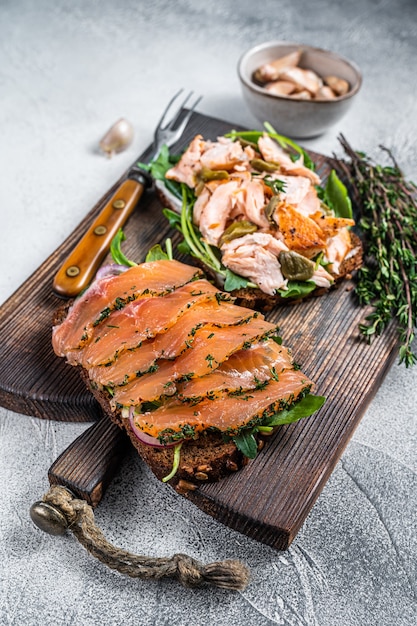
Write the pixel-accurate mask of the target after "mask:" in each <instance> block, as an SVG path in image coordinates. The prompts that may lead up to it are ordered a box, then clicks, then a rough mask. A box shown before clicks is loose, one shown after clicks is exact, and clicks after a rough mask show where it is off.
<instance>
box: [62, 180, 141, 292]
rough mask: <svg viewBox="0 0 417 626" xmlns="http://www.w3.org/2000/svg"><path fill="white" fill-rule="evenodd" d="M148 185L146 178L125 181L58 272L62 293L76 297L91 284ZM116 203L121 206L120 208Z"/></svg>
mask: <svg viewBox="0 0 417 626" xmlns="http://www.w3.org/2000/svg"><path fill="white" fill-rule="evenodd" d="M143 180H144V181H145V182H146V179H143ZM144 188H145V184H144V183H143V182H139V181H138V180H132V179H131V178H128V179H127V180H125V181H123V182H122V183H121V185H120V186H119V188H118V189H117V191H116V192H115V193H114V194H113V196H112V197H111V198H110V200H109V201H108V202H107V203H106V204H105V206H104V208H103V209H102V210H101V212H100V213H99V215H98V216H97V217H96V219H95V220H94V222H93V223H92V224H91V225H90V226H89V228H88V230H87V232H86V233H85V235H84V236H83V237H82V239H81V240H80V241H79V243H78V244H77V245H76V246H75V248H74V250H73V251H72V252H71V254H70V255H69V257H68V258H67V259H66V261H65V262H64V263H63V265H62V267H61V269H60V270H59V271H58V273H57V274H56V276H55V279H54V282H53V289H54V291H55V292H56V293H57V294H58V295H60V296H64V297H68V298H73V297H75V296H77V295H78V294H79V293H80V292H81V291H83V290H84V289H86V288H87V287H88V285H89V284H90V282H91V281H92V279H93V278H94V276H95V274H96V272H97V270H98V268H99V267H100V265H101V263H102V262H103V261H104V258H105V256H106V254H107V252H108V251H109V249H110V244H111V242H112V240H113V238H114V237H115V235H116V233H117V231H118V230H119V228H122V227H123V226H124V224H125V222H126V220H127V219H128V217H129V216H130V214H131V213H132V212H133V211H134V209H135V207H136V205H137V203H138V201H139V199H140V197H141V196H142V193H143V190H144ZM121 196H122V198H123V199H121ZM121 203H123V207H122V206H121ZM115 204H116V206H117V207H120V208H118V209H117V210H116V211H115V207H114V205H115ZM97 235H99V236H97ZM72 267H77V268H79V272H77V274H74V273H73V270H71V269H70V268H72ZM68 270H70V271H69V272H68Z"/></svg>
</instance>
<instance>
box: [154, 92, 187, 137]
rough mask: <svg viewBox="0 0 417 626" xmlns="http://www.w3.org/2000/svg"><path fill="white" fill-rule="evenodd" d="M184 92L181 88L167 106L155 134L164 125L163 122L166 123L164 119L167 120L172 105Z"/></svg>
mask: <svg viewBox="0 0 417 626" xmlns="http://www.w3.org/2000/svg"><path fill="white" fill-rule="evenodd" d="M183 91H184V89H182V88H181V89H180V90H179V91H177V93H176V94H175V95H174V96H172V98H171V100H170V101H169V102H168V104H167V106H166V107H165V110H164V112H163V113H162V115H161V117H160V119H159V122H158V125H157V127H156V129H155V132H156V131H158V130H160V129H161V127H162V124H163V122H164V119H165V117H166V115H167V113H168V111H169V109H170V108H171V105H172V104H173V102H174V101H175V100H176V99H177V98H178V96H179V95H180V94H181V93H182V92H183ZM188 97H189V96H188ZM180 110H181V109H180Z"/></svg>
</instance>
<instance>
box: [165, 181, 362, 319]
mask: <svg viewBox="0 0 417 626" xmlns="http://www.w3.org/2000/svg"><path fill="white" fill-rule="evenodd" d="M156 182H157V183H158V184H155V191H156V194H157V196H158V198H159V200H160V202H161V203H162V205H163V206H164V207H165V208H168V209H171V210H172V211H176V212H178V211H179V210H180V206H179V204H178V200H177V199H176V198H175V196H173V194H171V193H170V192H169V191H168V190H167V189H166V188H165V187H164V186H163V185H162V183H160V181H156ZM349 233H350V238H351V242H352V250H351V252H350V254H349V255H348V257H347V258H346V259H344V261H343V262H342V263H341V264H340V268H339V273H338V274H336V275H335V274H334V275H333V278H334V281H335V282H334V283H333V285H331V287H330V288H329V289H334V288H336V287H338V286H339V285H340V283H341V282H342V281H343V280H345V279H349V278H351V274H352V272H354V271H355V270H358V269H359V268H360V267H361V266H362V255H363V246H362V241H361V240H360V238H359V237H358V235H356V233H354V232H353V231H352V230H350V231H349ZM193 263H194V264H195V265H198V266H199V267H201V269H203V270H204V271H205V273H206V274H207V275H208V276H210V279H211V280H212V281H213V282H214V284H215V285H216V286H217V287H218V288H219V289H223V284H222V282H221V280H219V276H218V275H217V274H216V273H215V272H214V271H213V270H212V269H211V268H210V267H208V266H207V265H204V263H202V262H201V261H200V260H199V259H197V258H193ZM329 289H326V288H324V287H316V289H314V291H312V292H310V293H309V294H308V295H307V296H304V297H302V298H297V299H295V298H292V299H290V298H283V297H282V296H280V295H279V294H276V295H269V294H267V293H264V292H263V291H262V290H261V289H253V288H248V287H245V288H243V289H235V290H233V291H231V292H230V295H231V296H233V297H235V298H236V303H237V304H240V305H241V306H244V307H247V308H250V309H257V310H258V311H264V312H266V311H270V310H271V309H273V308H274V306H277V305H278V304H280V305H287V304H288V305H290V304H295V303H297V302H300V300H303V299H308V298H314V297H318V296H323V295H325V294H326V292H327V291H329Z"/></svg>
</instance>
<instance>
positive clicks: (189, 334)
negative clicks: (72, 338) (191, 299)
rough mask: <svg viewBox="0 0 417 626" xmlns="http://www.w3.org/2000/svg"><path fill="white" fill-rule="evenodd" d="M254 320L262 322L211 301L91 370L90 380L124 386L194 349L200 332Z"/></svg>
mask: <svg viewBox="0 0 417 626" xmlns="http://www.w3.org/2000/svg"><path fill="white" fill-rule="evenodd" d="M253 317H259V318H260V319H262V318H263V316H261V315H260V314H259V313H257V312H255V311H253V310H252V309H245V308H243V307H238V306H235V305H234V304H231V303H227V302H222V303H221V306H220V305H219V303H218V302H217V300H216V298H214V297H213V298H212V300H211V301H208V302H201V303H199V304H198V305H196V306H195V307H194V308H190V309H189V310H187V311H185V312H184V314H183V315H182V316H181V317H180V318H179V319H178V320H177V322H176V323H175V324H173V325H172V326H171V327H170V328H169V329H168V330H167V331H166V332H161V333H159V334H157V335H156V337H155V338H154V339H151V340H149V341H144V342H143V343H142V344H141V345H139V346H138V347H137V348H136V349H132V350H125V351H124V352H122V353H121V354H119V355H118V356H117V358H116V359H115V361H114V363H112V364H110V365H109V366H103V365H99V366H97V367H90V368H89V376H90V379H92V380H94V381H95V382H98V383H100V384H103V385H111V386H115V385H125V384H127V383H128V382H129V381H131V380H133V379H134V378H136V377H138V376H140V375H142V374H144V373H146V372H147V371H148V370H149V369H151V368H153V367H154V365H155V363H156V361H157V360H158V359H174V358H176V357H178V356H179V355H180V354H182V353H183V352H184V351H185V350H187V349H190V348H193V343H194V338H195V337H196V336H198V331H199V329H201V328H203V327H204V328H210V329H212V332H214V331H215V329H217V328H220V327H222V326H233V325H237V324H239V325H240V324H246V323H248V322H249V320H251V318H253Z"/></svg>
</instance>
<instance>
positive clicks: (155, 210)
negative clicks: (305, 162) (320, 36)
mask: <svg viewBox="0 0 417 626" xmlns="http://www.w3.org/2000/svg"><path fill="white" fill-rule="evenodd" d="M233 127H234V126H233V124H230V123H227V122H224V121H220V120H217V119H213V118H209V117H206V116H203V115H201V114H194V116H193V117H192V120H191V122H190V124H189V126H188V129H187V132H186V134H185V135H184V137H183V139H182V141H181V142H180V143H179V144H178V145H177V146H175V147H174V150H180V149H181V148H182V147H184V146H185V145H186V144H187V143H188V142H189V141H190V140H191V139H192V137H194V135H195V134H197V133H201V134H202V135H203V136H204V137H205V138H212V139H214V138H216V137H217V136H218V135H221V134H224V133H225V132H228V131H229V130H231V128H233ZM149 153H150V149H149V150H148V151H146V152H145V153H144V154H143V155H142V156H141V157H140V160H143V161H146V158H147V155H148V154H149ZM312 156H313V158H314V160H315V161H316V165H317V170H318V172H319V174H320V175H321V176H322V177H323V178H325V177H326V175H327V174H328V173H329V171H330V169H331V159H328V158H326V157H324V156H322V155H316V154H313V155H312ZM119 182H120V181H118V182H117V183H116V185H117V184H118V183H119ZM116 185H115V187H116ZM115 187H114V188H115ZM114 188H113V189H110V190H109V192H108V194H106V196H105V197H103V198H102V199H101V200H100V201H99V202H98V203H97V205H96V206H95V207H94V208H93V209H92V210H91V211H90V212H89V214H88V215H87V216H86V218H85V219H84V220H83V221H82V222H81V223H80V225H79V226H78V227H77V228H76V229H75V230H74V232H73V233H72V234H71V235H70V236H69V237H68V239H67V240H66V241H64V243H63V244H62V245H61V246H60V247H59V248H58V249H57V250H56V251H55V252H54V253H53V254H52V255H51V256H50V257H49V258H48V259H47V260H46V261H45V262H44V263H43V264H42V265H41V267H39V268H38V269H37V270H36V271H35V272H34V273H33V274H32V276H30V278H29V279H28V280H27V281H26V282H25V283H24V284H23V285H22V286H21V287H20V288H19V289H18V290H17V291H16V292H15V293H14V294H13V295H12V296H11V297H10V298H9V300H8V301H7V302H6V303H5V304H4V305H3V306H2V307H1V309H0V336H1V345H0V363H1V370H0V404H1V405H3V406H4V407H6V408H9V409H11V410H13V411H16V412H18V413H23V414H26V415H35V416H37V417H40V418H46V419H54V420H64V421H93V420H96V419H97V417H99V416H100V415H101V412H100V411H99V410H98V406H97V404H96V402H95V400H94V399H93V398H92V396H91V395H90V393H89V392H88V391H87V390H86V389H85V387H84V384H83V383H82V382H81V380H80V378H79V376H78V372H77V371H76V369H75V368H73V367H70V366H69V365H67V364H66V363H65V362H64V359H60V358H58V357H56V356H55V355H54V353H53V351H52V347H51V324H52V318H53V314H54V311H55V309H56V308H57V307H58V306H59V305H60V304H62V300H60V299H59V298H58V297H57V296H56V295H55V294H54V293H53V292H52V279H53V277H54V275H55V273H56V271H57V270H58V268H59V266H60V264H61V263H62V262H63V260H64V258H65V257H66V256H67V254H68V252H69V251H70V250H71V249H72V248H73V246H74V245H75V243H76V242H77V241H78V239H79V238H80V237H81V235H82V234H83V233H84V231H85V229H86V226H87V225H88V224H89V223H90V221H91V220H92V218H93V217H94V216H95V215H96V214H97V213H98V212H99V211H100V209H101V208H102V207H103V206H104V204H105V203H106V202H107V200H108V198H109V197H110V195H111V194H112V193H113V191H114ZM162 208H163V207H162V206H161V205H160V203H159V201H158V200H157V198H156V196H155V195H154V193H153V192H152V191H148V192H147V193H146V195H145V197H144V198H143V199H142V201H141V203H140V206H139V207H138V208H137V209H136V211H135V212H134V214H133V215H132V216H131V218H130V219H129V222H128V224H127V225H126V227H125V229H124V230H125V233H126V241H125V242H124V248H123V249H124V251H125V253H126V255H127V256H128V257H130V258H132V259H135V260H137V261H138V262H140V261H143V259H144V257H145V255H146V252H147V251H148V249H149V248H150V247H151V246H152V245H153V244H155V243H157V242H163V241H164V240H165V239H166V237H168V236H171V237H172V239H173V242H174V246H175V243H176V242H178V241H179V236H178V233H173V232H172V231H171V230H170V228H169V226H168V224H167V222H166V220H165V218H164V217H163V215H162ZM177 258H179V259H180V260H186V261H188V262H191V261H190V259H184V257H181V256H180V255H178V256H177ZM366 314H367V310H366V309H364V308H362V307H359V305H358V303H357V301H356V298H355V295H354V290H353V285H352V283H350V282H347V283H344V284H343V285H342V286H341V287H340V288H339V289H336V290H334V291H332V292H331V293H330V294H328V295H327V296H325V297H322V298H316V299H311V300H309V301H307V302H304V303H301V304H297V305H293V306H287V307H283V306H281V307H278V308H276V309H275V310H274V311H272V312H271V313H269V314H268V315H267V319H269V320H270V321H273V322H275V323H278V324H279V327H280V334H281V335H282V337H283V339H284V344H285V345H286V346H289V347H292V349H293V354H294V358H295V360H296V362H298V363H300V364H301V365H302V369H303V371H304V372H305V373H306V374H307V375H308V376H309V377H310V378H312V379H313V380H314V381H315V382H316V393H318V394H320V395H324V396H326V397H327V401H326V403H325V405H324V406H323V407H322V409H321V410H320V411H319V412H318V413H317V414H316V415H315V416H313V417H311V418H309V419H306V420H302V421H301V422H299V423H296V424H291V425H288V426H283V427H281V428H280V429H279V431H278V432H277V433H276V434H275V435H274V436H273V437H271V441H270V442H269V443H268V445H267V446H266V447H265V448H264V449H263V450H262V452H261V453H260V454H259V455H258V457H257V458H256V459H255V460H253V461H250V462H249V463H248V465H247V466H246V467H245V468H244V469H243V470H242V471H240V472H237V473H236V474H234V475H232V476H230V477H229V478H227V479H224V480H222V481H221V482H219V483H214V484H206V485H202V486H201V487H199V488H198V489H197V490H196V491H192V492H189V494H188V495H187V497H188V498H189V499H190V500H191V501H192V502H194V503H195V504H196V505H197V506H198V507H200V508H201V509H203V510H204V511H205V512H207V513H209V514H210V515H212V516H213V517H215V518H216V519H218V520H219V521H220V522H222V523H224V524H226V525H228V526H230V527H232V528H234V529H236V530H238V531H240V532H241V533H244V534H246V535H248V536H250V537H253V538H255V539H257V540H258V541H261V542H263V543H266V544H268V545H271V546H273V547H275V548H277V549H281V550H282V549H286V548H287V547H288V546H289V545H290V543H291V541H292V540H293V538H294V537H295V535H296V533H297V532H298V530H299V529H300V527H301V525H302V523H303V522H304V520H305V518H306V516H307V515H308V513H309V511H310V509H311V507H312V506H313V504H314V502H315V500H316V499H317V497H318V495H319V494H320V492H321V490H322V488H323V486H324V484H325V483H326V481H327V479H328V478H329V476H330V474H331V472H332V470H333V468H334V467H335V465H336V463H337V461H338V459H339V458H340V456H341V454H342V452H343V450H344V448H345V446H346V445H347V443H348V441H349V439H350V437H351V436H352V434H353V431H354V429H355V427H356V426H357V424H358V423H359V421H360V419H361V417H362V415H363V414H364V412H365V409H366V407H367V406H368V404H369V402H370V401H371V399H372V398H373V396H374V394H375V393H376V391H377V389H378V387H379V385H380V383H381V381H382V380H383V378H384V376H385V374H386V373H387V371H388V369H389V367H390V366H391V364H392V362H393V361H394V360H395V359H396V353H397V334H396V329H395V327H394V325H393V324H392V325H391V326H390V327H389V328H388V329H387V331H386V332H385V333H384V335H383V337H381V338H379V339H377V340H376V341H375V342H374V343H373V344H372V345H371V346H369V345H368V344H367V343H366V342H365V341H364V340H363V339H362V338H361V337H360V335H359V332H358V324H359V323H360V322H361V321H363V320H364V318H365V316H366ZM353 514H354V512H353V511H352V515H353Z"/></svg>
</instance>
